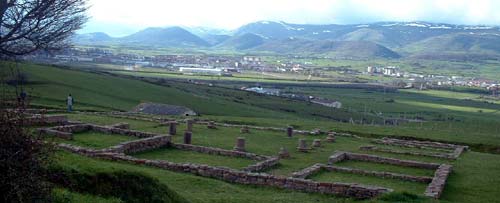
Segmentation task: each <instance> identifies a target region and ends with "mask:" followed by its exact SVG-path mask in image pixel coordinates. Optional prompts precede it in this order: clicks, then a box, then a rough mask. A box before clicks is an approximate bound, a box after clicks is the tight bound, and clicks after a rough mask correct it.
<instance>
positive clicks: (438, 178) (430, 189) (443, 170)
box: [424, 164, 453, 199]
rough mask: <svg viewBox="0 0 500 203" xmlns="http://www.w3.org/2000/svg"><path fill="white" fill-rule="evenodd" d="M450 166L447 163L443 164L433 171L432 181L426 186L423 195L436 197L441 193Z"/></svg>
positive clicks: (450, 169)
mask: <svg viewBox="0 0 500 203" xmlns="http://www.w3.org/2000/svg"><path fill="white" fill-rule="evenodd" d="M452 168H453V167H452V166H451V165H448V164H443V165H441V166H439V168H438V169H437V170H436V172H435V173H434V178H433V179H432V182H431V183H430V184H429V186H427V189H426V190H425V193H424V195H425V196H427V197H432V198H435V199H438V198H439V197H440V196H441V194H442V193H443V190H444V186H445V185H446V180H447V179H448V176H449V175H450V173H451V171H452Z"/></svg>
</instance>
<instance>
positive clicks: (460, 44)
mask: <svg viewBox="0 0 500 203" xmlns="http://www.w3.org/2000/svg"><path fill="white" fill-rule="evenodd" d="M498 42H500V34H479V33H478V34H475V33H456V34H447V35H442V36H437V37H432V38H429V39H426V40H423V41H420V42H416V43H413V44H410V45H408V46H406V47H405V48H404V50H405V51H406V52H410V53H422V52H464V53H475V54H479V53H484V54H500V43H498Z"/></svg>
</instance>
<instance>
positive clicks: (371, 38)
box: [73, 21, 500, 58]
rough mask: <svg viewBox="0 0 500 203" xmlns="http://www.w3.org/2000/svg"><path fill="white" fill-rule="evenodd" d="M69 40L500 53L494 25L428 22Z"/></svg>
mask: <svg viewBox="0 0 500 203" xmlns="http://www.w3.org/2000/svg"><path fill="white" fill-rule="evenodd" d="M73 41H74V42H75V43H76V44H83V45H106V44H114V45H127V46H130V45H138V46H147V47H173V48H186V49H191V48H203V49H222V50H233V51H238V52H243V53H253V52H266V53H269V52H270V53H276V54H307V55H321V56H335V57H349V58H399V57H407V56H419V55H432V54H433V53H436V54H439V55H450V54H453V55H471V54H474V55H478V54H479V55H480V54H487V55H492V56H500V28H499V27H497V26H470V25H452V24H444V23H429V22H378V23H371V24H353V25H335V24H332V25H311V24H290V23H285V22H273V21H259V22H254V23H250V24H247V25H244V26H242V27H240V28H238V29H236V30H230V31H229V30H222V29H213V28H206V27H180V26H173V27H165V28H147V29H144V30H142V31H139V32H137V33H134V34H132V35H129V36H125V37H120V38H113V37H110V36H109V35H107V34H105V33H89V34H80V35H76V36H75V37H74V38H73Z"/></svg>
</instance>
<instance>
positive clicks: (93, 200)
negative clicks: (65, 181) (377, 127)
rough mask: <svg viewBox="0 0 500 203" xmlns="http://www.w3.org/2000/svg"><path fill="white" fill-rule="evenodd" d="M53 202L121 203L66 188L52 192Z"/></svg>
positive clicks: (115, 199) (113, 199) (117, 200)
mask: <svg viewBox="0 0 500 203" xmlns="http://www.w3.org/2000/svg"><path fill="white" fill-rule="evenodd" d="M52 198H53V199H52V202H54V203H68V202H74V203H121V202H123V201H121V200H120V199H118V198H104V197H99V196H95V195H91V194H82V193H77V192H72V191H69V190H67V189H64V188H55V189H54V190H53V191H52Z"/></svg>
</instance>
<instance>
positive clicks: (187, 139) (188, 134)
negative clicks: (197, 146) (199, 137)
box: [184, 131, 193, 144]
mask: <svg viewBox="0 0 500 203" xmlns="http://www.w3.org/2000/svg"><path fill="white" fill-rule="evenodd" d="M192 136H193V133H192V132H190V131H186V132H184V144H191V137H192Z"/></svg>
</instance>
